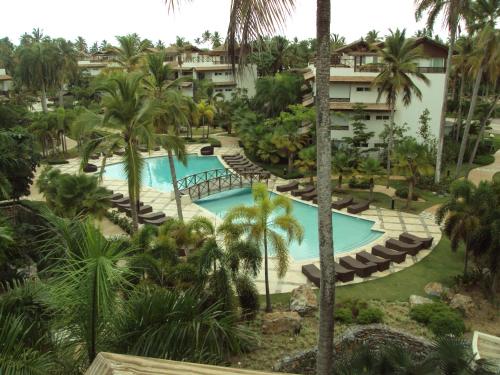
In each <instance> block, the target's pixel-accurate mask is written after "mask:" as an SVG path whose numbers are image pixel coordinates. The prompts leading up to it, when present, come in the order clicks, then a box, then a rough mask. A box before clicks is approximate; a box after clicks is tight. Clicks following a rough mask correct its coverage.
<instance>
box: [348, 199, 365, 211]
mask: <svg viewBox="0 0 500 375" xmlns="http://www.w3.org/2000/svg"><path fill="white" fill-rule="evenodd" d="M369 208H370V202H368V201H364V202H359V203H355V204H352V205H350V206H349V207H347V212H349V213H350V214H359V213H360V212H363V211H366V210H367V209H369Z"/></svg>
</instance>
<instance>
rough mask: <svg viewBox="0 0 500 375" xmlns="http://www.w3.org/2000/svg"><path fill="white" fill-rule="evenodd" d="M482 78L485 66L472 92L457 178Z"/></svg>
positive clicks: (459, 155)
mask: <svg viewBox="0 0 500 375" xmlns="http://www.w3.org/2000/svg"><path fill="white" fill-rule="evenodd" d="M482 77H483V65H481V66H480V67H479V70H478V71H477V75H476V81H475V82H474V89H473V91H472V99H471V102H470V107H469V113H468V114H467V120H466V121H465V128H464V135H463V136H462V143H461V144H460V152H459V154H458V161H457V168H456V170H455V178H458V174H459V172H460V168H462V162H463V160H464V155H465V150H466V148H467V141H468V139H469V130H470V126H471V123H472V117H473V116H474V111H475V110H476V103H477V97H478V92H479V86H481V78H482Z"/></svg>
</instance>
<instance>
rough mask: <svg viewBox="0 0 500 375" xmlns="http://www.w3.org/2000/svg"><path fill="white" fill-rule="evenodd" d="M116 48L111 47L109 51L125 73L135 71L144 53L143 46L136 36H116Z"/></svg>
mask: <svg viewBox="0 0 500 375" xmlns="http://www.w3.org/2000/svg"><path fill="white" fill-rule="evenodd" d="M116 39H117V40H118V44H119V46H118V47H112V48H110V50H111V51H112V52H114V53H115V54H116V62H117V63H118V64H119V65H120V66H121V67H123V68H124V69H125V71H127V72H131V71H133V70H135V69H136V68H137V67H138V66H139V64H140V62H141V58H142V56H143V53H144V45H143V44H142V43H141V40H140V38H139V37H138V35H137V34H129V35H124V36H117V37H116Z"/></svg>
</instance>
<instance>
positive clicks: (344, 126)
mask: <svg viewBox="0 0 500 375" xmlns="http://www.w3.org/2000/svg"><path fill="white" fill-rule="evenodd" d="M332 130H349V125H332Z"/></svg>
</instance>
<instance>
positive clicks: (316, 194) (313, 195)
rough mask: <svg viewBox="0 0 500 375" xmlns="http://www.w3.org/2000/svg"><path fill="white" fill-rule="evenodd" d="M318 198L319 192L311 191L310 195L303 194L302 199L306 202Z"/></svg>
mask: <svg viewBox="0 0 500 375" xmlns="http://www.w3.org/2000/svg"><path fill="white" fill-rule="evenodd" d="M317 196H318V192H317V191H316V190H313V191H311V192H310V193H305V194H302V196H301V198H302V199H303V200H305V201H310V200H313V199H314V198H316V197H317Z"/></svg>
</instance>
